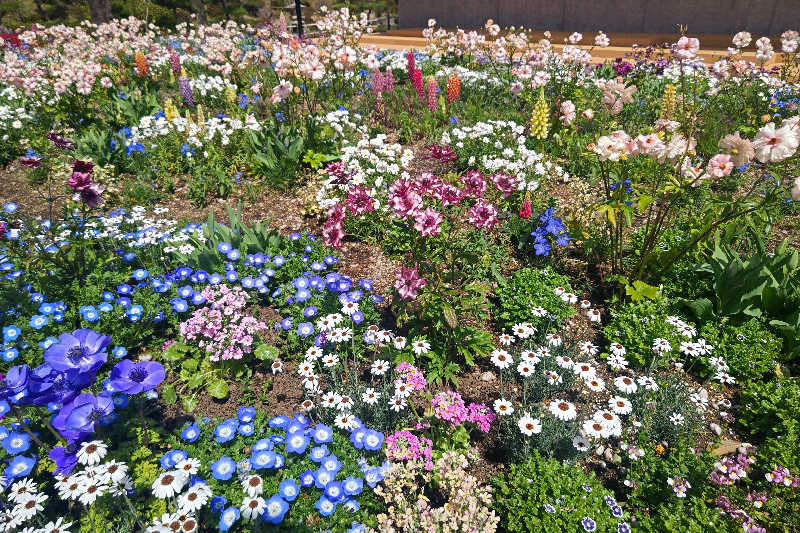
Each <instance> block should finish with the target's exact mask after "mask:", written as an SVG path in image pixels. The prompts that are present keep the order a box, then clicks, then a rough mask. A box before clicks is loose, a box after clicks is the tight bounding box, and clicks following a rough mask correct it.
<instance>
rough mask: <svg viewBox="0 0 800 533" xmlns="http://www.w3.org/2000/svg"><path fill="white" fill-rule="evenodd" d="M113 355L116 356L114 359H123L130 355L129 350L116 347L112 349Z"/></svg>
mask: <svg viewBox="0 0 800 533" xmlns="http://www.w3.org/2000/svg"><path fill="white" fill-rule="evenodd" d="M111 355H113V356H114V359H122V358H123V357H125V356H126V355H128V349H127V348H125V347H124V346H114V347H113V348H111Z"/></svg>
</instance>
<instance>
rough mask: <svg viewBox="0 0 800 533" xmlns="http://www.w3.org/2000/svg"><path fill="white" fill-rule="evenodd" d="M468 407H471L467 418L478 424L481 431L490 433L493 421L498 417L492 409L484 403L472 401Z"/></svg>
mask: <svg viewBox="0 0 800 533" xmlns="http://www.w3.org/2000/svg"><path fill="white" fill-rule="evenodd" d="M467 409H469V415H468V416H467V420H469V421H470V422H472V423H473V424H475V425H476V426H478V429H479V430H481V432H483V433H489V430H490V429H491V427H492V422H494V421H495V419H496V418H497V417H496V416H494V413H493V412H492V410H491V409H489V407H487V406H486V404H483V403H471V404H469V405H468V406H467Z"/></svg>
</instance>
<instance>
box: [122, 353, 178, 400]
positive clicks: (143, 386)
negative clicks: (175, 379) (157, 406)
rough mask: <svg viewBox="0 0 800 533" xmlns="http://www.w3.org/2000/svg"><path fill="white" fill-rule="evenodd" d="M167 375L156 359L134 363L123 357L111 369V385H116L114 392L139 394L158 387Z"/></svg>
mask: <svg viewBox="0 0 800 533" xmlns="http://www.w3.org/2000/svg"><path fill="white" fill-rule="evenodd" d="M165 376H166V372H165V371H164V367H163V366H161V364H160V363H156V362H154V361H140V362H138V363H134V362H133V361H131V360H129V359H123V360H122V361H120V362H119V363H117V364H116V365H115V366H114V368H113V369H112V370H111V385H112V386H113V387H114V392H124V393H125V394H139V393H140V392H147V391H149V390H153V389H155V388H156V387H158V385H159V384H160V383H161V382H162V381H164V377H165Z"/></svg>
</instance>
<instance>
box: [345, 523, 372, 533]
mask: <svg viewBox="0 0 800 533" xmlns="http://www.w3.org/2000/svg"><path fill="white" fill-rule="evenodd" d="M351 526H352V527H351V528H350V529H348V530H347V531H346V532H345V533H366V532H367V528H365V527H364V524H359V523H358V522H353V523H352V524H351Z"/></svg>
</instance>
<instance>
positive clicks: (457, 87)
mask: <svg viewBox="0 0 800 533" xmlns="http://www.w3.org/2000/svg"><path fill="white" fill-rule="evenodd" d="M459 96H461V80H460V79H459V77H458V76H456V75H455V74H453V75H452V76H450V78H449V79H448V80H447V103H449V104H452V103H453V102H455V101H456V100H458V98H459Z"/></svg>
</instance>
